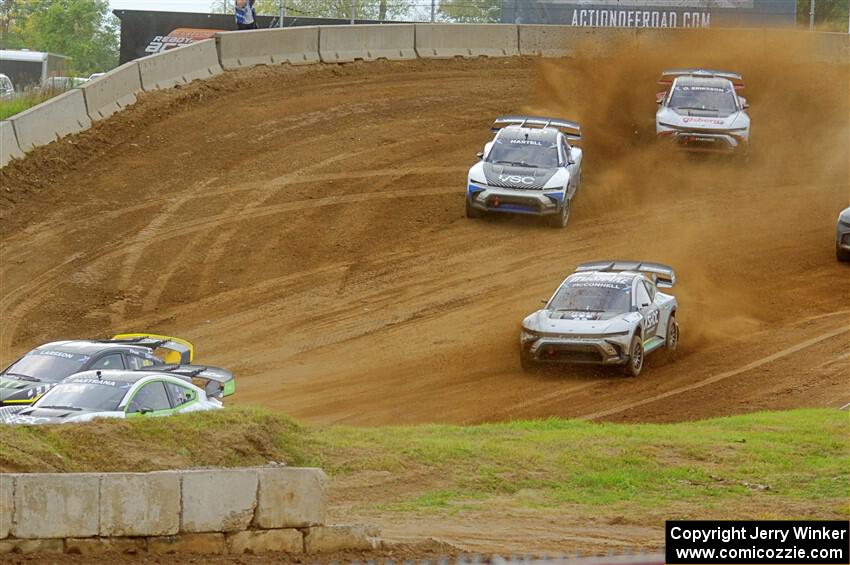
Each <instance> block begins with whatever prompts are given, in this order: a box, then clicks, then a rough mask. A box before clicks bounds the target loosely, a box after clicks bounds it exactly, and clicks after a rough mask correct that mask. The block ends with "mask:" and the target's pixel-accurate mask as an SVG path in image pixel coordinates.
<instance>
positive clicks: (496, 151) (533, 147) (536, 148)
mask: <svg viewBox="0 0 850 565" xmlns="http://www.w3.org/2000/svg"><path fill="white" fill-rule="evenodd" d="M487 161H488V162H490V163H493V164H499V165H519V166H525V167H537V168H541V169H554V168H556V167H557V166H558V146H557V145H556V144H554V143H548V142H544V141H537V140H534V139H496V141H495V142H494V143H493V147H492V148H491V149H490V153H489V154H488V155H487Z"/></svg>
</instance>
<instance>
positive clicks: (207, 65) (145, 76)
mask: <svg viewBox="0 0 850 565" xmlns="http://www.w3.org/2000/svg"><path fill="white" fill-rule="evenodd" d="M136 63H138V65H139V73H140V75H141V81H142V88H143V89H145V90H159V89H162V88H171V87H172V86H175V85H177V84H186V83H189V82H192V81H193V80H198V79H204V78H209V77H211V76H215V75H217V74H220V73H221V72H222V69H221V64H220V63H219V60H218V49H216V45H215V39H205V40H203V41H198V42H197V43H192V44H189V45H185V46H183V47H177V48H176V49H170V50H168V51H164V52H162V53H157V54H156V55H148V56H147V57H142V58H141V59H137V60H136Z"/></svg>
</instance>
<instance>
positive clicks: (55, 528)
mask: <svg viewBox="0 0 850 565" xmlns="http://www.w3.org/2000/svg"><path fill="white" fill-rule="evenodd" d="M99 489H100V475H99V474H95V473H63V474H58V473H57V474H47V473H45V474H32V475H29V474H21V475H16V476H15V496H14V498H15V503H14V504H15V515H14V520H13V521H12V536H14V537H17V538H85V537H92V536H96V535H97V531H98V516H99V511H98V510H99V509H98V498H99Z"/></svg>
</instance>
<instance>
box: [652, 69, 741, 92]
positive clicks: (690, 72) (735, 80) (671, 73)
mask: <svg viewBox="0 0 850 565" xmlns="http://www.w3.org/2000/svg"><path fill="white" fill-rule="evenodd" d="M682 76H691V77H705V78H725V79H729V80H730V81H732V86H734V87H735V90H742V89H743V88H744V78H743V77H742V76H741V75H739V74H738V73H733V72H730V71H712V70H710V69H667V70H665V71H661V78H660V79H658V84H660V85H662V86H667V87H669V86H670V85H671V84H673V81H674V80H675V79H676V78H678V77H682Z"/></svg>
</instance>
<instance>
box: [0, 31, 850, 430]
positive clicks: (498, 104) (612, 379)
mask: <svg viewBox="0 0 850 565" xmlns="http://www.w3.org/2000/svg"><path fill="white" fill-rule="evenodd" d="M795 37H797V38H799V37H801V36H799V35H797V36H795ZM791 40H792V39H787V41H791ZM747 41H748V39H747V37H746V36H745V35H741V36H740V37H739V40H738V41H737V42H730V44H729V45H723V46H718V45H710V46H707V45H699V44H692V43H683V44H681V45H675V46H668V47H667V48H665V49H664V50H663V51H660V50H650V49H646V48H645V49H641V50H635V49H623V50H621V51H620V52H619V53H618V55H617V56H616V57H615V58H613V59H606V60H595V61H592V60H582V59H572V60H533V59H526V58H516V59H505V60H477V61H448V62H435V61H414V62H402V63H387V62H379V63H371V64H353V65H345V66H334V67H312V68H297V69H293V68H286V67H275V68H256V69H252V70H248V71H242V72H237V73H227V74H225V75H224V76H222V77H220V78H217V79H214V80H211V81H207V82H205V83H202V84H194V85H191V86H189V87H185V88H180V89H176V90H172V91H169V92H163V93H155V94H150V95H145V96H143V97H142V100H141V102H140V103H139V104H138V105H137V106H136V107H134V108H133V109H131V110H129V111H127V112H125V113H122V114H120V115H119V116H117V117H116V118H114V119H112V120H109V121H107V122H105V123H102V124H98V125H97V126H96V127H95V128H94V129H93V130H91V131H89V132H85V133H83V134H81V135H79V136H75V137H73V138H70V139H68V140H65V141H63V142H61V143H59V144H54V145H53V146H50V147H47V148H43V149H41V150H39V151H37V152H36V153H34V154H33V156H32V157H29V158H28V159H26V160H25V161H23V162H21V163H16V164H14V165H12V166H10V167H7V168H6V169H4V170H3V171H2V173H0V182H2V190H0V203H1V204H2V206H3V211H2V214H3V221H2V222H0V243H2V247H3V258H2V264H0V276H1V277H2V279H0V284H2V296H0V316H2V318H3V326H2V330H1V331H0V358H2V360H3V361H8V360H11V359H12V358H13V357H14V356H15V355H16V354H19V353H20V352H22V351H24V350H26V349H28V348H29V347H32V346H34V345H36V344H37V343H40V342H43V341H46V340H49V339H55V338H69V337H78V336H97V335H104V334H108V333H110V332H115V331H119V330H152V331H158V332H165V333H174V334H176V335H181V336H184V337H187V338H190V339H192V340H193V341H194V342H195V343H196V346H197V351H198V359H199V360H200V361H203V362H209V363H215V364H222V365H226V366H228V367H231V368H233V369H235V370H236V371H237V373H238V374H239V376H240V391H239V395H238V399H237V402H242V403H250V404H259V405H264V406H266V407H271V408H274V409H279V410H282V411H285V412H287V413H290V414H292V415H294V416H296V417H298V418H301V419H304V420H306V421H309V422H317V423H328V422H340V421H341V422H350V423H360V424H385V423H390V422H392V423H402V422H405V423H406V422H425V421H452V422H477V421H484V420H500V419H509V418H516V417H534V416H549V415H559V416H578V417H592V418H611V419H626V420H642V421H666V420H677V419H688V418H696V417H703V416H710V415H719V414H727V413H732V412H740V411H749V410H754V409H761V408H786V407H792V406H836V405H841V404H843V403H846V402H847V395H848V392H847V383H848V362H847V359H848V357H847V355H848V339H847V337H848V336H847V329H848V307H850V292H848V291H850V289H848V284H847V273H848V270H847V267H846V265H839V264H837V263H836V262H835V260H834V258H833V241H832V238H833V230H834V224H835V219H836V216H837V214H838V211H839V210H840V209H842V208H844V207H846V206H847V202H848V186H850V185H849V184H848V174H849V173H848V150H849V148H850V143H848V129H850V128H848V97H847V92H848V68H847V67H840V68H839V67H835V66H827V65H823V64H818V63H813V62H805V63H796V62H792V61H787V60H783V59H782V58H781V57H779V56H776V57H759V56H753V57H749V58H741V57H740V56H739V54H740V53H741V52H742V51H745V50H746V47H747ZM806 49H808V47H807V46H806V45H800V46H799V48H798V50H797V53H805V52H806V51H805V50H806ZM759 52H761V51H759ZM777 52H778V51H777ZM782 52H785V51H782ZM675 66H709V67H719V68H728V69H732V70H736V71H739V72H741V73H743V75H744V77H745V80H746V83H747V88H746V90H745V95H747V96H748V98H749V100H750V102H751V104H752V108H751V112H750V113H751V115H752V118H753V124H754V125H753V134H752V135H753V143H754V146H755V154H754V158H753V161H752V162H751V163H750V164H749V165H746V166H745V165H742V164H740V163H730V162H728V161H727V160H724V159H704V158H692V157H687V156H684V155H679V154H671V153H668V152H663V151H661V150H660V148H659V147H658V146H657V145H656V144H655V143H654V135H653V117H654V112H655V104H654V98H655V92H656V90H658V88H657V86H656V84H655V81H656V80H657V78H658V74H659V72H660V70H661V69H663V68H668V67H675ZM520 111H525V112H540V113H545V114H554V115H561V116H563V117H565V118H570V119H576V120H578V121H580V122H581V123H582V125H583V126H584V131H585V136H586V141H585V142H583V146H584V147H585V155H586V157H585V166H586V170H585V175H584V182H583V186H582V188H581V191H580V193H579V196H578V200H577V205H576V209H575V210H574V213H573V217H572V219H571V223H570V226H569V227H568V228H567V229H565V230H563V231H558V230H552V229H550V228H547V227H545V226H544V225H541V224H538V223H536V222H533V221H528V220H526V219H523V218H493V219H487V220H483V221H470V220H467V219H465V218H464V217H463V185H464V179H465V174H466V169H467V168H468V166H469V165H470V164H471V163H472V162H474V159H475V157H474V155H475V152H476V151H478V150H480V147H481V146H482V145H483V143H484V142H486V141H487V140H488V137H489V136H490V133H489V131H488V126H489V123H490V120H491V119H492V118H493V117H494V116H496V115H499V114H503V113H508V112H510V113H515V112H520ZM607 257H625V258H641V259H648V260H657V261H663V262H669V263H670V264H672V265H674V266H675V267H676V269H677V273H678V276H679V280H680V281H681V282H680V284H679V285H678V287H677V288H676V289H675V293H676V294H677V296H678V297H679V299H680V302H681V310H680V312H681V326H682V335H683V341H682V351H681V352H680V354H679V355H678V357H677V359H675V360H671V359H668V358H666V357H665V356H663V355H661V354H659V355H658V356H653V357H651V358H650V361H649V364H648V367H647V371H646V372H645V373H644V375H642V376H641V377H640V378H639V379H636V380H627V379H623V378H621V377H620V376H619V374H618V373H616V372H610V371H598V370H592V369H572V368H567V369H564V370H558V371H553V372H550V373H544V374H538V375H530V374H525V373H523V372H522V371H521V370H520V368H519V362H518V352H517V345H516V339H517V338H516V335H517V330H518V325H519V322H520V320H521V319H522V317H523V316H524V315H526V314H527V313H529V312H530V311H532V310H534V309H535V308H537V307H538V305H539V300H540V299H542V298H545V297H547V296H548V295H549V294H550V293H551V292H552V291H553V290H554V288H555V287H556V285H557V284H558V282H559V281H560V280H562V278H563V277H564V276H565V275H566V274H567V273H569V272H570V270H571V269H572V267H573V266H574V265H575V264H576V263H577V262H579V261H584V260H590V259H599V258H607Z"/></svg>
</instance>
